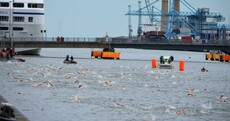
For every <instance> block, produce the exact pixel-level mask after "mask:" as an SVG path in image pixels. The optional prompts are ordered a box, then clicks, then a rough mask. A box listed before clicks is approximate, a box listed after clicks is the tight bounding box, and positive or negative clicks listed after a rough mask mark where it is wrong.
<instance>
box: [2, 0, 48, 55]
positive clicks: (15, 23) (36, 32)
mask: <svg viewBox="0 0 230 121" xmlns="http://www.w3.org/2000/svg"><path fill="white" fill-rule="evenodd" d="M0 3H1V4H0V41H8V40H12V41H42V40H43V39H42V38H43V37H44V35H45V34H46V30H45V29H44V23H45V19H44V17H45V13H44V1H43V0H13V1H12V0H1V1H0ZM40 51H41V49H40V48H15V52H16V53H20V54H29V55H39V54H40Z"/></svg>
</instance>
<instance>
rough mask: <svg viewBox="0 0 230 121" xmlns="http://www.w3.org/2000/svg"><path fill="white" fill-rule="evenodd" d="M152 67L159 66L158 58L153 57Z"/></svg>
mask: <svg viewBox="0 0 230 121" xmlns="http://www.w3.org/2000/svg"><path fill="white" fill-rule="evenodd" d="M152 68H157V60H156V59H155V58H153V59H152Z"/></svg>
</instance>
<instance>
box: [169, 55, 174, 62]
mask: <svg viewBox="0 0 230 121" xmlns="http://www.w3.org/2000/svg"><path fill="white" fill-rule="evenodd" d="M173 61H174V57H173V56H170V57H169V59H168V64H171V62H173Z"/></svg>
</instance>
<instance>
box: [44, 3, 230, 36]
mask: <svg viewBox="0 0 230 121" xmlns="http://www.w3.org/2000/svg"><path fill="white" fill-rule="evenodd" d="M44 1H45V21H46V22H45V26H46V29H47V33H48V36H50V37H54V36H65V37H102V36H105V34H106V33H108V35H109V36H113V37H115V36H128V16H125V14H126V13H127V12H128V5H131V6H132V10H137V9H138V0H44ZM150 1H155V0H150ZM160 1H161V0H160ZM187 1H188V2H189V3H190V4H191V5H192V6H193V7H194V8H196V9H197V8H203V7H206V8H210V11H211V12H218V13H221V14H223V15H224V16H225V17H226V18H227V20H226V21H227V22H228V21H229V20H228V18H229V17H230V7H229V6H230V0H187ZM142 6H144V0H142ZM156 6H159V7H158V8H160V2H158V4H156ZM181 7H182V8H181V9H182V11H189V10H187V9H185V8H184V6H183V5H181ZM146 21H147V20H146V18H143V22H146ZM132 26H133V30H134V32H133V34H134V35H135V34H136V28H137V17H132Z"/></svg>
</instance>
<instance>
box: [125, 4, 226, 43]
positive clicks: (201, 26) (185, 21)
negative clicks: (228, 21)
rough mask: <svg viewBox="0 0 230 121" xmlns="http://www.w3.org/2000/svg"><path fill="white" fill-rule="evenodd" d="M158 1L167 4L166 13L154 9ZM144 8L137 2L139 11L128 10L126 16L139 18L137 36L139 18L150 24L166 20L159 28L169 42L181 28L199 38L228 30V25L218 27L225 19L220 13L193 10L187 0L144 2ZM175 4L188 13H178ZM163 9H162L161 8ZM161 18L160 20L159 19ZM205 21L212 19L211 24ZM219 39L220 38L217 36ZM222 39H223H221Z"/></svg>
mask: <svg viewBox="0 0 230 121" xmlns="http://www.w3.org/2000/svg"><path fill="white" fill-rule="evenodd" d="M159 1H162V3H163V2H165V1H167V2H168V5H167V6H166V7H167V8H168V10H167V11H162V10H161V9H159V8H157V7H155V4H156V3H158V2H159ZM144 2H145V6H144V7H141V2H140V1H139V9H138V10H136V11H131V10H130V9H129V11H128V13H127V14H126V15H128V16H139V22H138V32H137V33H138V36H140V35H141V33H142V28H141V24H142V23H141V17H142V16H147V17H149V20H150V22H151V23H152V24H153V23H154V22H157V23H163V22H162V20H161V19H162V17H166V18H167V23H166V24H161V27H163V28H165V32H166V34H165V36H166V38H167V39H168V40H170V39H171V38H172V37H173V36H174V35H176V34H178V33H180V31H179V29H180V28H181V27H186V28H188V29H189V30H190V33H189V34H190V35H192V36H200V37H201V38H209V39H211V38H214V37H215V36H214V35H213V33H222V35H224V33H225V32H226V31H227V30H229V28H230V27H229V26H228V25H222V26H221V27H219V26H218V22H223V21H224V20H225V17H224V16H223V15H221V14H220V13H214V12H210V11H209V8H198V9H195V8H194V7H193V6H192V5H191V4H189V2H187V0H154V1H151V0H145V1H144ZM175 2H179V3H181V4H183V5H184V6H185V7H186V8H187V9H188V10H189V11H188V12H187V11H180V10H178V6H176V7H175ZM162 8H163V7H162ZM159 17H161V19H160V18H159ZM207 19H212V22H207ZM218 37H219V38H221V37H220V36H219V35H218ZM222 38H223V37H222Z"/></svg>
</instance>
